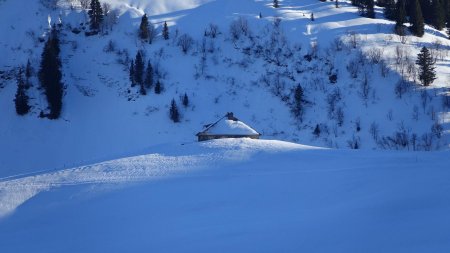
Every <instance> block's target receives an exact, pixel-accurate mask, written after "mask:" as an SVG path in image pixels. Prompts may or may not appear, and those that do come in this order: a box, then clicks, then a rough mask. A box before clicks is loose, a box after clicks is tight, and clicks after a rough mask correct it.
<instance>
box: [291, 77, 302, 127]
mask: <svg viewBox="0 0 450 253" xmlns="http://www.w3.org/2000/svg"><path fill="white" fill-rule="evenodd" d="M303 100H304V99H303V88H302V86H301V85H300V84H299V85H297V87H295V89H294V108H293V113H294V115H295V117H297V118H299V119H300V120H302V116H303Z"/></svg>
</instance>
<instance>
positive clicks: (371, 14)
mask: <svg viewBox="0 0 450 253" xmlns="http://www.w3.org/2000/svg"><path fill="white" fill-rule="evenodd" d="M365 2H366V15H365V16H366V17H368V18H375V2H374V0H366V1H365Z"/></svg>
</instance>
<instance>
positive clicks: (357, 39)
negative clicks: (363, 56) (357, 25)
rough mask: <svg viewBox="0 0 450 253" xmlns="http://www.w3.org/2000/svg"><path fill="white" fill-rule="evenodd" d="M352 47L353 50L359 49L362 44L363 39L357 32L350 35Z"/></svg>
mask: <svg viewBox="0 0 450 253" xmlns="http://www.w3.org/2000/svg"><path fill="white" fill-rule="evenodd" d="M349 37H350V38H349V40H350V45H351V47H352V48H357V47H358V45H359V43H360V42H361V37H360V36H359V34H357V33H356V32H351V33H350V34H349Z"/></svg>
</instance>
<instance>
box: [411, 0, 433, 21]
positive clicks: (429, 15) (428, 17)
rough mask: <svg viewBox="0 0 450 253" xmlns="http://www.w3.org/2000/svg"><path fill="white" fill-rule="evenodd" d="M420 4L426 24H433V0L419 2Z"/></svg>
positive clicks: (420, 0)
mask: <svg viewBox="0 0 450 253" xmlns="http://www.w3.org/2000/svg"><path fill="white" fill-rule="evenodd" d="M419 3H420V8H421V10H422V15H423V18H424V20H425V23H427V24H429V25H431V24H433V8H432V4H431V0H419ZM411 7H413V4H411ZM411 13H412V12H411Z"/></svg>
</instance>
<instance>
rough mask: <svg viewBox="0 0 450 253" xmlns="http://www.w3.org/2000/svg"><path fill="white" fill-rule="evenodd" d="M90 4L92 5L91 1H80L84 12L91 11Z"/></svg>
mask: <svg viewBox="0 0 450 253" xmlns="http://www.w3.org/2000/svg"><path fill="white" fill-rule="evenodd" d="M90 4H91V0H80V5H81V8H82V9H83V10H87V9H89V5H90Z"/></svg>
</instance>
